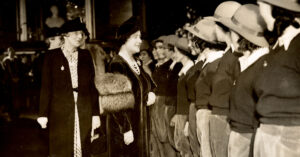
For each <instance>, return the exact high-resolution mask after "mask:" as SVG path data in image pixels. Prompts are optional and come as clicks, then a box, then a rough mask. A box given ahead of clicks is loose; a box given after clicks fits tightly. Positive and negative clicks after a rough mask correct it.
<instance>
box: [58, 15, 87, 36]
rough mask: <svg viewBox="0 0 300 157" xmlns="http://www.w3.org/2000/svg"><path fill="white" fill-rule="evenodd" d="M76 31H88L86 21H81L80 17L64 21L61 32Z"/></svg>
mask: <svg viewBox="0 0 300 157" xmlns="http://www.w3.org/2000/svg"><path fill="white" fill-rule="evenodd" d="M75 31H83V32H84V33H86V32H87V29H86V26H85V23H83V22H81V20H80V18H76V19H74V20H69V21H67V22H66V23H64V24H63V25H62V27H61V33H68V32H75Z"/></svg>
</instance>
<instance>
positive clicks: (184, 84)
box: [176, 68, 192, 115]
mask: <svg viewBox="0 0 300 157" xmlns="http://www.w3.org/2000/svg"><path fill="white" fill-rule="evenodd" d="M190 70H192V69H191V68H190V69H189V70H188V71H187V72H186V74H182V75H181V76H180V77H179V79H178V83H177V106H176V114H181V115H188V114H189V108H190V104H191V102H190V101H189V99H188V81H187V78H188V76H189V74H190V72H191V71H190Z"/></svg>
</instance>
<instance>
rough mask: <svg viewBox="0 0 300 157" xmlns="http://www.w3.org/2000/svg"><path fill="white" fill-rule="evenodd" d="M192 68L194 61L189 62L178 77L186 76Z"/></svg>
mask: <svg viewBox="0 0 300 157" xmlns="http://www.w3.org/2000/svg"><path fill="white" fill-rule="evenodd" d="M192 66H194V62H193V61H188V62H187V63H186V64H185V65H184V66H183V67H182V69H181V70H180V72H179V73H178V76H181V75H185V74H186V72H187V71H188V70H189V69H190V68H191V67H192Z"/></svg>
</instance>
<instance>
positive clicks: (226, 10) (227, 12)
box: [205, 1, 241, 21]
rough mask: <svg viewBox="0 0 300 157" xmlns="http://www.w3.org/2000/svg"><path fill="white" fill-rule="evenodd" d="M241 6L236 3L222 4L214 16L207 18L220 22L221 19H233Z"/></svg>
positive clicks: (226, 2) (227, 2)
mask: <svg viewBox="0 0 300 157" xmlns="http://www.w3.org/2000/svg"><path fill="white" fill-rule="evenodd" d="M240 6H241V4H240V3H238V2H236V1H225V2H222V3H220V4H219V5H218V6H217V8H216V9H215V12H214V16H208V17H205V18H211V19H212V20H215V21H219V19H221V18H231V17H232V16H233V14H234V13H235V12H236V11H237V9H238V8H239V7H240Z"/></svg>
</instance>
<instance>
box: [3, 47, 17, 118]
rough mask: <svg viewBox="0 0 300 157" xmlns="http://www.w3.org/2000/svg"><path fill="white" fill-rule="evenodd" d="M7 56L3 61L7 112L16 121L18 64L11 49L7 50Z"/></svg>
mask: <svg viewBox="0 0 300 157" xmlns="http://www.w3.org/2000/svg"><path fill="white" fill-rule="evenodd" d="M7 53H8V55H7V56H6V57H5V58H4V59H3V67H4V71H5V75H6V76H5V77H6V83H7V86H8V90H9V92H8V94H9V95H8V99H9V104H8V110H9V113H10V117H11V118H13V119H16V118H17V117H18V116H19V109H20V91H19V88H20V69H19V68H20V67H19V66H20V62H19V60H18V58H17V56H16V53H15V50H14V49H13V47H8V48H7Z"/></svg>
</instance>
